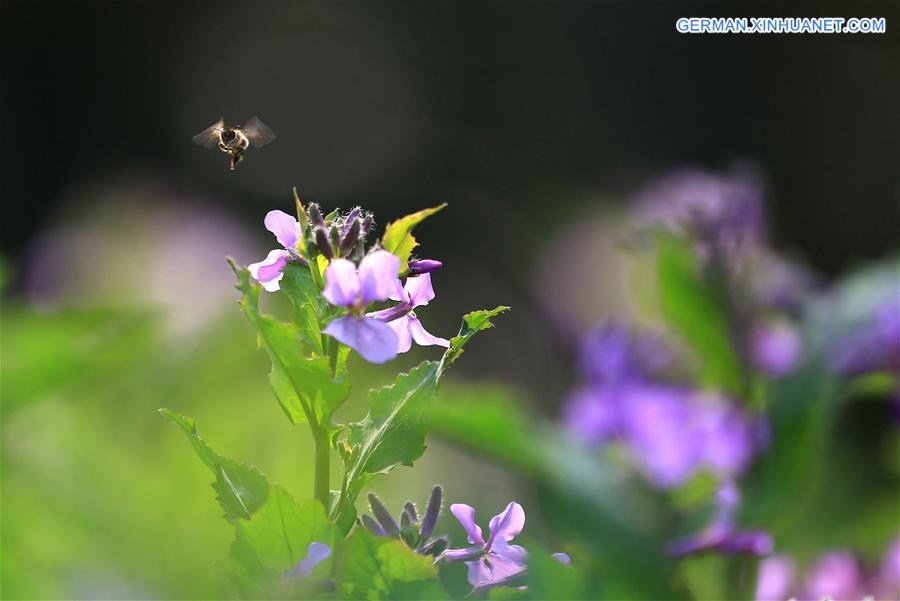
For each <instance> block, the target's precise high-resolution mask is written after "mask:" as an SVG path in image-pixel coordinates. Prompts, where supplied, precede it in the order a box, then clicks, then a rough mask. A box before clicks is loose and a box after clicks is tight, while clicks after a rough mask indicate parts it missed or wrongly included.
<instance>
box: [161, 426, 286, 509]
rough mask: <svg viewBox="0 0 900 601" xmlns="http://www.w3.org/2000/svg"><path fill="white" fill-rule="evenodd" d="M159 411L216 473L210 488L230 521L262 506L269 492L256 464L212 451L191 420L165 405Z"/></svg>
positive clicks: (267, 484) (264, 478) (266, 482)
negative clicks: (183, 435)
mask: <svg viewBox="0 0 900 601" xmlns="http://www.w3.org/2000/svg"><path fill="white" fill-rule="evenodd" d="M159 412H160V413H162V414H163V415H165V416H166V417H168V418H169V419H171V420H172V421H173V422H174V423H175V424H176V425H177V426H178V427H179V428H181V430H182V432H184V434H185V436H187V439H188V441H190V443H191V446H192V447H193V448H194V451H195V452H196V453H197V456H198V457H199V458H200V460H201V461H203V463H204V464H206V466H207V467H208V468H209V469H210V471H212V473H213V475H215V477H216V481H215V482H214V483H213V485H212V486H213V489H214V490H215V491H216V494H217V497H216V498H217V499H218V501H219V504H220V505H221V506H222V509H224V510H225V518H226V519H228V520H229V521H234V520H236V519H238V518H249V517H250V516H251V515H253V513H255V512H256V511H258V510H259V508H260V507H262V505H263V503H264V502H265V501H266V499H267V498H268V495H269V483H268V481H266V477H265V476H263V475H262V474H261V473H260V472H259V471H258V470H257V469H256V468H254V467H252V466H249V465H245V464H243V463H237V462H235V461H233V460H231V459H228V458H226V457H222V456H221V455H219V454H218V453H216V452H215V451H213V450H212V449H211V448H210V447H209V445H207V444H206V442H204V440H203V439H202V438H200V435H199V434H198V433H197V428H196V427H195V426H194V420H192V419H191V418H189V417H185V416H184V415H181V414H179V413H175V412H174V411H170V410H168V409H160V410H159Z"/></svg>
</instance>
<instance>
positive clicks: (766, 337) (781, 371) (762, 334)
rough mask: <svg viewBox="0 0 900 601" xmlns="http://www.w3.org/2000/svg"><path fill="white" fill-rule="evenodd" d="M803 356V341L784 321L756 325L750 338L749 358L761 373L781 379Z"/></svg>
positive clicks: (795, 329) (793, 328)
mask: <svg viewBox="0 0 900 601" xmlns="http://www.w3.org/2000/svg"><path fill="white" fill-rule="evenodd" d="M802 355H803V339H802V337H801V336H800V332H799V331H798V330H797V328H796V327H794V326H793V325H791V324H790V323H788V322H786V321H778V322H768V323H761V324H757V326H756V327H755V328H754V329H753V332H752V333H751V337H750V357H751V359H752V360H753V363H754V364H755V365H756V367H757V368H759V369H760V370H761V371H762V372H763V373H765V374H767V375H769V376H771V377H775V378H778V377H783V376H786V375H788V374H790V373H791V372H792V371H794V369H795V368H796V367H797V364H798V363H799V362H800V359H801V358H802Z"/></svg>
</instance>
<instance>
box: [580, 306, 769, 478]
mask: <svg viewBox="0 0 900 601" xmlns="http://www.w3.org/2000/svg"><path fill="white" fill-rule="evenodd" d="M669 357H670V353H669V351H668V349H667V348H666V347H665V346H664V345H663V343H662V341H661V340H659V339H657V338H654V337H651V336H647V335H639V334H633V333H631V332H629V331H628V329H627V328H626V327H625V326H623V325H622V324H619V323H616V322H607V323H604V324H602V325H601V326H599V327H597V328H595V329H594V330H592V331H590V332H588V333H587V334H586V335H585V337H584V339H583V341H582V345H581V353H580V366H581V372H582V376H583V378H584V383H583V384H582V386H581V387H580V388H579V389H578V390H576V391H575V392H573V393H572V394H571V395H570V396H569V398H568V400H567V401H566V405H565V409H564V412H565V413H564V421H565V424H566V425H567V427H568V428H569V430H570V431H571V432H573V434H575V435H576V436H578V437H579V438H580V439H582V440H583V441H585V442H587V443H589V444H598V445H605V444H610V443H615V442H620V443H622V444H623V445H624V446H625V447H626V448H627V449H628V450H629V452H630V455H631V456H632V458H633V459H634V461H635V462H636V463H637V465H638V466H639V467H640V468H641V470H642V471H643V472H644V473H645V475H646V476H647V477H648V478H649V479H650V480H651V481H652V482H653V483H654V484H655V485H656V486H659V487H661V488H671V487H674V486H678V485H680V484H683V483H684V482H686V481H687V480H688V479H689V478H690V477H691V476H692V475H693V474H694V473H696V472H697V471H698V470H709V471H712V472H714V473H716V474H718V475H719V476H721V477H723V478H730V477H734V476H736V475H738V474H740V473H741V472H742V471H743V470H744V469H745V468H746V467H747V465H748V463H749V462H750V459H751V458H752V457H753V455H754V454H755V453H756V452H757V451H758V450H759V449H760V448H761V446H762V444H763V443H764V438H765V437H764V433H765V427H764V425H763V424H761V423H760V422H758V421H755V420H753V419H751V418H750V417H749V416H748V415H747V414H746V413H745V412H744V411H743V410H741V409H740V408H738V407H737V406H735V404H734V402H733V401H730V400H729V399H727V398H726V397H724V396H722V395H718V394H713V393H708V392H702V391H699V390H694V389H691V388H688V387H685V386H681V385H676V384H671V383H667V382H665V381H663V380H661V379H660V378H657V377H656V376H659V375H660V374H661V372H662V371H663V370H664V368H665V367H666V366H667V364H668V361H669Z"/></svg>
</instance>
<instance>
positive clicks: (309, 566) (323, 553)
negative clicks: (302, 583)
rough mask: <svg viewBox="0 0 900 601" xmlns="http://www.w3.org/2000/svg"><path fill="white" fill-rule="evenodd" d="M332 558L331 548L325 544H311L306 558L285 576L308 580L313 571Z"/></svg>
mask: <svg viewBox="0 0 900 601" xmlns="http://www.w3.org/2000/svg"><path fill="white" fill-rule="evenodd" d="M330 556H331V548H330V547H329V546H328V545H326V544H325V543H316V542H313V543H309V547H308V548H307V550H306V557H305V558H303V560H302V561H300V562H299V563H298V564H297V565H295V566H294V567H293V568H291V569H290V570H288V571H287V572H286V573H285V575H287V576H290V577H294V578H306V577H307V576H309V575H310V574H312V571H313V569H314V568H315V567H316V566H317V565H319V564H320V563H322V562H323V561H325V560H326V559H328V558H329V557H330Z"/></svg>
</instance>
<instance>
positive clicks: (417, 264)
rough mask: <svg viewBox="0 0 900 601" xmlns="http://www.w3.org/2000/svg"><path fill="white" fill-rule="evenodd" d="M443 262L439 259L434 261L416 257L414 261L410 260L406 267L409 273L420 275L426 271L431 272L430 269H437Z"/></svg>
mask: <svg viewBox="0 0 900 601" xmlns="http://www.w3.org/2000/svg"><path fill="white" fill-rule="evenodd" d="M443 266H444V264H443V263H441V262H440V261H435V260H434V259H416V260H415V261H410V262H409V263H407V265H406V267H407V269H408V270H409V271H408V273H409V275H422V274H426V273H431V272H432V271H437V270H438V269H440V268H441V267H443Z"/></svg>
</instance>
